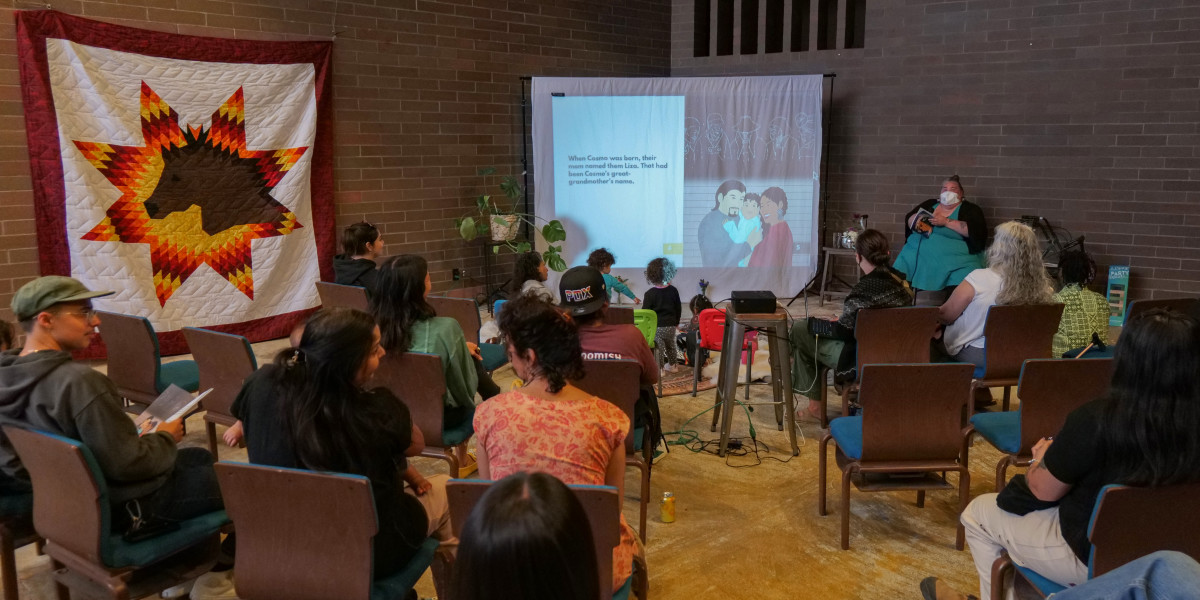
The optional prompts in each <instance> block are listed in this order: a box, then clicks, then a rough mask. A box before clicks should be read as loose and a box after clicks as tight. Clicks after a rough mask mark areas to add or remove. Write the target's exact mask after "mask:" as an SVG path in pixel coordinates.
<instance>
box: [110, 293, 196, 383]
mask: <svg viewBox="0 0 1200 600" xmlns="http://www.w3.org/2000/svg"><path fill="white" fill-rule="evenodd" d="M96 314H98V315H99V316H100V338H101V339H102V340H104V345H105V346H106V347H107V349H108V359H109V360H108V378H109V379H111V380H112V382H113V383H114V384H115V385H116V386H117V391H118V392H120V393H121V396H122V397H124V398H125V399H126V400H127V401H129V402H130V403H134V404H144V405H149V404H150V403H151V402H154V399H155V398H157V397H158V395H159V394H161V393H163V391H165V390H166V389H167V387H168V386H170V385H171V384H175V385H177V386H179V387H181V388H183V389H185V390H187V391H189V392H195V391H196V390H198V389H200V368H199V367H198V366H197V365H196V361H194V360H177V361H172V362H168V363H164V362H162V355H161V354H160V353H159V350H158V335H157V334H155V333H154V327H152V326H151V325H150V320H149V319H147V318H145V317H135V316H133V315H125V314H121V313H112V312H105V311H96Z"/></svg>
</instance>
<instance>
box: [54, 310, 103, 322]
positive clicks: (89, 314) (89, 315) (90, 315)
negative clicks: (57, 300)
mask: <svg viewBox="0 0 1200 600" xmlns="http://www.w3.org/2000/svg"><path fill="white" fill-rule="evenodd" d="M58 314H60V315H75V316H76V317H83V320H84V321H91V320H92V319H94V318H96V317H97V316H98V315H97V313H96V309H94V308H84V309H80V310H79V311H78V312H76V311H70V310H63V311H59V313H58Z"/></svg>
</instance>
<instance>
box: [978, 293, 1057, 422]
mask: <svg viewBox="0 0 1200 600" xmlns="http://www.w3.org/2000/svg"><path fill="white" fill-rule="evenodd" d="M1062 313H1063V305H1062V304H1014V305H999V304H997V305H995V306H992V307H991V308H989V309H988V312H987V321H986V322H985V323H984V325H983V335H984V337H985V338H986V339H987V343H986V344H984V348H983V350H984V364H982V365H979V366H978V367H977V368H976V369H974V373H973V377H974V381H972V382H971V393H972V395H974V393H975V390H976V389H984V388H994V387H999V388H1001V389H1003V390H1004V395H1003V398H1004V400H1003V403H1002V405H1001V408H1002V409H1003V410H1004V411H1008V407H1009V401H1010V399H1011V396H1012V388H1013V386H1015V385H1017V383H1018V382H1020V378H1021V367H1022V365H1024V364H1025V361H1026V360H1029V359H1034V358H1052V357H1051V356H1050V352H1051V349H1052V348H1053V345H1054V344H1053V342H1054V334H1055V333H1056V332H1057V331H1058V322H1059V320H1060V319H1061V318H1062Z"/></svg>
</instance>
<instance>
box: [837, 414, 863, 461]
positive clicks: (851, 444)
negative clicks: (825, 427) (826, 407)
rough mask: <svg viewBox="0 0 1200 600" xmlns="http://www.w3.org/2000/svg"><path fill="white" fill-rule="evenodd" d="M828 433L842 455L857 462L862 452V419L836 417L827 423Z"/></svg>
mask: <svg viewBox="0 0 1200 600" xmlns="http://www.w3.org/2000/svg"><path fill="white" fill-rule="evenodd" d="M829 433H830V434H832V435H833V441H835V442H837V445H838V448H840V449H841V450H842V454H845V455H846V456H848V457H850V458H852V459H854V460H858V459H860V458H862V452H863V430H862V417H838V418H836V419H834V420H832V421H830V422H829Z"/></svg>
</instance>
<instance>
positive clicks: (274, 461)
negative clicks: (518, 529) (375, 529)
mask: <svg viewBox="0 0 1200 600" xmlns="http://www.w3.org/2000/svg"><path fill="white" fill-rule="evenodd" d="M383 355H384V350H383V347H382V346H381V345H380V333H379V328H378V327H376V325H375V321H374V320H373V319H372V318H371V315H369V314H367V313H365V312H362V311H360V310H355V309H351V308H328V309H323V310H320V311H317V312H316V313H315V314H314V315H313V316H312V317H310V318H309V319H308V322H307V323H306V324H305V327H304V333H303V335H302V336H301V338H300V346H299V347H298V348H296V349H291V348H288V349H285V350H282V351H281V352H280V353H279V354H278V356H276V357H275V361H274V363H273V364H270V365H267V366H265V367H263V368H262V369H259V370H258V371H256V372H255V373H254V374H253V375H251V376H250V377H249V378H248V379H247V380H246V383H245V385H244V386H243V387H242V391H241V393H239V394H238V397H237V399H236V400H235V401H234V403H233V410H232V412H233V414H234V416H236V417H237V418H238V419H240V420H241V421H242V423H243V426H244V427H245V437H246V450H247V453H248V455H249V458H250V462H252V463H255V464H260V465H270V466H275V467H286V468H294V469H310V470H313V471H331V472H335V473H350V474H354V475H362V476H364V477H367V478H368V479H370V480H371V491H372V493H373V494H374V497H375V510H376V513H377V514H378V518H379V533H378V534H377V535H376V536H375V542H374V543H375V546H374V548H375V552H374V556H375V567H374V569H375V577H376V578H384V577H387V576H388V575H391V574H392V573H395V572H396V571H398V570H400V569H402V568H403V567H404V566H405V565H406V564H407V563H408V561H409V560H410V559H411V558H412V557H413V556H414V555H415V554H416V552H417V549H418V548H420V546H421V543H422V542H423V541H424V540H425V538H426V537H428V536H430V535H432V536H435V537H436V538H437V539H438V540H439V541H441V549H442V550H444V551H450V552H452V551H453V550H454V548H455V547H456V546H457V543H458V540H457V539H455V538H454V536H453V533H452V532H451V529H450V510H449V504H448V502H447V500H446V481H448V480H449V477H448V476H446V475H436V476H433V477H430V478H429V479H428V480H427V479H425V478H423V477H421V476H420V474H418V473H417V472H416V470H415V468H412V467H409V466H408V463H407V460H406V458H407V457H409V456H415V455H417V454H419V453H420V452H421V450H422V448H423V447H424V440H423V439H422V438H421V434H420V431H419V430H417V429H416V428H415V427H413V424H412V419H411V418H410V416H409V413H408V407H406V406H405V405H404V403H403V402H401V401H400V400H399V399H398V398H396V397H395V396H394V395H392V393H391V392H390V391H388V390H387V389H386V388H376V389H373V390H364V389H363V387H362V386H363V385H364V384H365V383H366V382H367V381H368V380H369V379H370V378H371V375H372V374H373V373H374V372H375V369H376V368H377V367H378V366H379V359H380V357H382V356H383ZM405 483H408V487H407V489H406V486H405Z"/></svg>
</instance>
